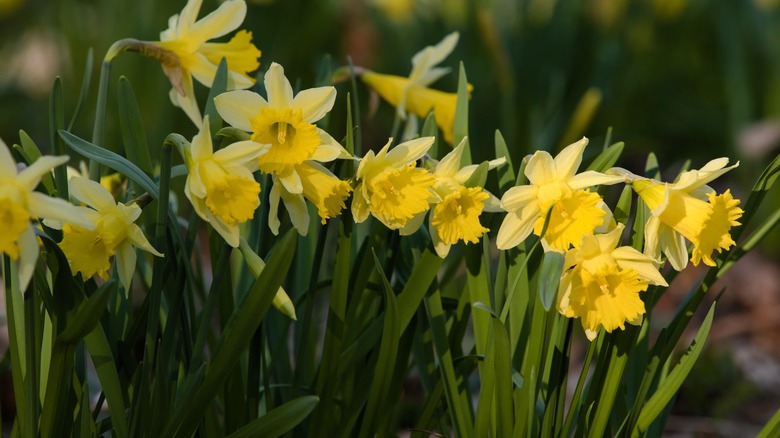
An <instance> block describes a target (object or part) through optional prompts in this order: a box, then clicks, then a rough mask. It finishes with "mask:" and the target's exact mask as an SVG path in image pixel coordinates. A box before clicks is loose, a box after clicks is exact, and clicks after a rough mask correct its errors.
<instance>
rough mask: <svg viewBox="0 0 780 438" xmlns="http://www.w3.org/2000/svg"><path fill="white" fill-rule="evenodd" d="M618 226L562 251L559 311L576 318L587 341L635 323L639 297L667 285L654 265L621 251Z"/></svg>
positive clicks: (628, 249) (638, 315) (642, 308)
mask: <svg viewBox="0 0 780 438" xmlns="http://www.w3.org/2000/svg"><path fill="white" fill-rule="evenodd" d="M623 229H624V226H623V224H618V225H617V226H616V227H615V228H614V229H613V230H612V231H610V232H608V233H606V234H598V235H593V234H586V235H584V236H582V242H581V243H580V245H579V246H578V247H577V248H572V249H570V250H569V251H567V252H566V257H565V260H564V266H563V275H562V276H561V283H560V286H559V289H558V297H559V298H558V300H559V301H558V311H559V312H560V313H561V314H563V315H565V316H567V317H569V318H580V320H581V322H582V328H583V329H585V334H586V335H587V337H588V339H590V340H591V341H592V340H593V339H594V338H595V337H596V334H597V332H598V329H599V327H604V329H605V330H606V331H607V332H612V330H615V329H617V328H620V329H621V330H622V329H624V328H625V323H626V322H629V323H637V322H639V321H640V320H641V317H642V315H644V313H645V304H644V302H642V299H641V298H640V297H639V292H642V291H645V290H647V286H648V285H649V284H654V285H659V286H668V284H667V283H666V280H665V279H664V277H663V276H662V275H661V273H660V272H658V261H656V260H654V259H652V258H651V257H648V256H647V255H645V254H642V253H640V252H639V251H637V250H635V249H634V248H631V247H629V246H621V247H618V245H619V244H620V237H621V236H622V234H623Z"/></svg>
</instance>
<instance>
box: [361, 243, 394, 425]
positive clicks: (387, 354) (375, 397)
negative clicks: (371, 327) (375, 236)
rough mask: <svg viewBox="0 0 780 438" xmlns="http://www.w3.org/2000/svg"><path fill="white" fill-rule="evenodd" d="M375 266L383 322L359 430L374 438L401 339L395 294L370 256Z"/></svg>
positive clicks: (382, 412) (375, 260) (386, 402)
mask: <svg viewBox="0 0 780 438" xmlns="http://www.w3.org/2000/svg"><path fill="white" fill-rule="evenodd" d="M372 255H373V256H374V265H375V267H376V270H377V272H378V273H379V277H380V278H381V279H382V290H383V291H384V295H385V318H384V325H383V328H382V341H381V342H380V344H379V355H378V357H377V362H376V369H375V370H374V377H373V379H372V381H371V389H370V391H369V394H370V395H369V398H368V402H367V403H366V410H365V414H364V416H363V421H362V424H361V426H360V434H359V436H362V437H368V436H374V435H375V434H376V431H377V429H378V428H377V427H376V425H375V424H374V423H375V422H376V419H378V418H381V417H382V415H386V414H387V410H386V405H387V404H389V403H388V390H389V388H390V383H391V381H392V379H393V370H394V368H395V362H396V359H397V358H396V356H397V354H398V342H399V339H400V338H401V325H400V321H399V315H398V303H397V301H396V298H395V292H393V288H392V287H391V286H390V282H389V281H388V280H387V277H386V276H385V273H384V271H383V270H382V265H381V264H380V263H379V259H377V257H376V253H373V251H372Z"/></svg>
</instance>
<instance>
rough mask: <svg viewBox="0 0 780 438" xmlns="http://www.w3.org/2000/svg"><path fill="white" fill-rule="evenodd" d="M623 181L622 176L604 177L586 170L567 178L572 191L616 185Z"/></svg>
mask: <svg viewBox="0 0 780 438" xmlns="http://www.w3.org/2000/svg"><path fill="white" fill-rule="evenodd" d="M625 180H626V178H625V176H624V175H605V174H603V173H599V172H596V171H595V170H588V171H585V172H582V173H579V174H577V175H574V176H573V177H571V178H569V180H568V184H569V187H571V189H572V190H579V189H584V188H586V187H593V186H601V185H610V184H617V183H621V182H624V181H625Z"/></svg>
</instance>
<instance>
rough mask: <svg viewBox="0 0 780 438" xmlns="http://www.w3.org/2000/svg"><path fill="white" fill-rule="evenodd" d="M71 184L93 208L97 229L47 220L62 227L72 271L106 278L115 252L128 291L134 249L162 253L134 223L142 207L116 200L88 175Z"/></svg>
mask: <svg viewBox="0 0 780 438" xmlns="http://www.w3.org/2000/svg"><path fill="white" fill-rule="evenodd" d="M68 185H69V186H70V193H71V195H72V196H73V197H74V198H75V199H76V200H78V201H80V202H83V203H84V204H86V205H88V206H90V207H92V208H93V209H94V210H91V209H86V208H84V210H87V212H86V213H85V214H86V215H87V217H89V219H90V220H91V221H92V223H93V224H94V229H86V228H83V227H79V226H78V225H71V224H64V225H63V224H59V223H56V222H54V221H49V220H46V221H45V223H46V225H49V226H52V227H53V228H62V242H61V243H60V248H62V252H63V253H65V256H66V257H67V258H68V261H70V267H71V270H72V271H73V273H74V274H76V273H78V272H80V273H81V275H82V276H83V277H84V278H90V277H92V276H93V275H95V274H97V275H98V276H100V278H102V279H104V280H105V279H107V278H108V269H109V268H110V267H111V261H110V258H111V257H112V256H114V255H116V262H117V263H116V266H117V271H118V273H119V280H120V281H121V282H122V285H123V286H124V288H125V290H128V289H129V288H130V282H131V281H132V278H133V273H134V272H135V262H136V253H135V248H140V249H143V250H144V251H146V252H149V253H151V254H154V255H155V256H157V257H162V256H163V255H162V254H161V253H159V252H158V251H157V250H155V249H154V247H152V245H151V244H150V243H149V241H148V240H146V237H145V236H144V234H143V232H141V228H139V227H138V225H136V224H135V223H134V222H135V221H136V219H138V217H139V216H140V215H141V207H139V206H138V205H135V204H129V205H125V204H123V203H121V202H116V201H115V200H114V197H113V196H112V195H111V193H109V191H108V190H106V188H105V187H103V186H102V185H101V184H99V183H97V182H95V181H90V180H89V179H86V178H81V177H74V178H71V179H70V181H69V182H68Z"/></svg>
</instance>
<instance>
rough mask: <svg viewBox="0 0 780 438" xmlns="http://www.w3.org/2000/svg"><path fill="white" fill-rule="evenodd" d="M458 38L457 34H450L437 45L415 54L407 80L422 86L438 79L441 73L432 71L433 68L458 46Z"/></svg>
mask: <svg viewBox="0 0 780 438" xmlns="http://www.w3.org/2000/svg"><path fill="white" fill-rule="evenodd" d="M458 37H459V34H458V32H452V33H451V34H449V35H447V36H446V37H444V39H443V40H441V42H439V44H436V45H435V46H428V47H425V48H424V49H422V50H420V51H419V52H417V53H416V54H415V55H414V57H412V72H411V73H410V74H409V79H410V80H412V81H414V82H417V83H419V84H420V85H423V86H425V85H428V84H430V83H432V82H433V81H434V80H436V79H438V77H440V76H441V74H442V72H441V70H434V69H433V67H434V66H435V65H437V64H439V63H440V62H442V61H444V59H445V58H446V57H448V56H449V55H450V53H452V51H453V50H454V49H455V46H456V45H457V44H458ZM432 70H433V71H432Z"/></svg>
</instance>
